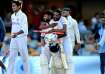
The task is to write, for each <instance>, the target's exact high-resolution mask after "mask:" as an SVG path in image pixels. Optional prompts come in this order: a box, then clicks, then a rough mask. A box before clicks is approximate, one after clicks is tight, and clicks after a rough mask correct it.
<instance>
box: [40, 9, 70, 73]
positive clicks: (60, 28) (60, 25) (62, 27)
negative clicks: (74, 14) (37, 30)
mask: <svg viewBox="0 0 105 74" xmlns="http://www.w3.org/2000/svg"><path fill="white" fill-rule="evenodd" d="M49 24H50V25H51V24H53V25H55V24H56V26H55V27H54V28H52V29H51V30H49V32H64V33H67V32H66V31H67V20H66V18H65V17H62V16H61V11H59V10H55V11H54V12H53V19H52V20H51V21H50V23H49ZM66 38H67V39H66ZM65 40H66V41H68V42H69V43H71V41H70V39H69V38H68V34H67V36H65V37H63V45H64V44H65ZM67 48H69V49H72V46H71V45H69V46H67ZM64 52H65V54H70V52H71V50H65V49H64ZM66 56H68V57H69V55H66ZM68 57H67V58H66V60H67V63H69V59H68ZM49 58H50V53H49V50H48V49H46V48H43V51H42V53H41V62H42V68H43V69H42V70H43V72H45V73H46V74H49V66H48V65H49ZM56 61H59V62H60V60H56ZM59 62H58V63H59ZM68 69H69V68H68ZM68 69H66V73H67V71H68ZM57 74H64V73H63V72H62V71H60V70H59V71H58V73H57ZM68 74H70V73H68Z"/></svg>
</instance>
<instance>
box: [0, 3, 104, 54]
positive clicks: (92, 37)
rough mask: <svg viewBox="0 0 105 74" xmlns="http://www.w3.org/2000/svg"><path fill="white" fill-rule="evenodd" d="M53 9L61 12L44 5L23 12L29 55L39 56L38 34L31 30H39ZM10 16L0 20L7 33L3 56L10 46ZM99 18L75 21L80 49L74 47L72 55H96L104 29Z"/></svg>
mask: <svg viewBox="0 0 105 74" xmlns="http://www.w3.org/2000/svg"><path fill="white" fill-rule="evenodd" d="M55 9H59V10H62V9H60V8H56V7H52V8H50V9H49V8H46V7H45V6H44V5H40V6H37V7H34V6H32V4H29V5H27V8H26V9H25V10H23V11H25V13H26V14H27V16H28V22H29V35H28V48H29V54H31V55H39V53H40V48H38V40H39V39H38V38H39V36H40V34H39V33H35V32H33V30H39V26H40V23H41V21H42V20H43V17H44V14H45V12H46V11H49V12H53V10H55ZM11 14H12V12H9V13H8V14H7V15H6V17H5V18H4V19H3V20H2V19H1V20H0V21H2V22H3V24H4V26H5V28H6V31H7V32H6V35H5V39H4V42H3V47H2V49H1V53H2V52H3V54H6V53H8V49H9V44H10V39H11V38H10V29H11V19H10V17H11ZM99 17H100V16H99V13H95V14H94V15H93V16H92V17H91V18H90V19H89V20H85V19H84V18H83V16H82V17H80V19H77V21H78V28H79V32H80V36H81V41H82V45H81V47H80V48H78V47H75V50H74V55H97V51H98V49H96V44H97V43H98V41H99V40H100V37H101V36H102V33H103V28H104V26H103V24H102V23H101V22H100V19H99ZM0 24H2V23H0ZM0 27H1V26H0ZM0 29H1V28H0ZM1 32H2V31H0V33H1ZM4 32H5V31H4ZM77 50H78V51H77ZM1 55H2V54H1Z"/></svg>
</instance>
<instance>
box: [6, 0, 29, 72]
mask: <svg viewBox="0 0 105 74" xmlns="http://www.w3.org/2000/svg"><path fill="white" fill-rule="evenodd" d="M21 8H22V1H20V0H13V1H12V10H13V12H14V13H13V14H12V15H11V21H12V30H11V31H12V32H11V37H12V38H11V42H10V50H9V51H10V54H9V65H8V70H7V74H14V73H13V72H14V64H15V60H16V57H17V56H18V52H19V53H20V55H21V58H22V59H23V62H24V63H23V67H24V74H29V65H28V49H27V34H28V22H27V16H26V15H25V13H23V12H22V11H21Z"/></svg>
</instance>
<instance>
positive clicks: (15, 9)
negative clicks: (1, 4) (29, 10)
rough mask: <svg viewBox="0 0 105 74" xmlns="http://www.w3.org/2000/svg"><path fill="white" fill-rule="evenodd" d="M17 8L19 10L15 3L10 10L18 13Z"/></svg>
mask: <svg viewBox="0 0 105 74" xmlns="http://www.w3.org/2000/svg"><path fill="white" fill-rule="evenodd" d="M19 8H20V6H17V5H16V4H15V3H12V10H13V12H16V11H18V10H19Z"/></svg>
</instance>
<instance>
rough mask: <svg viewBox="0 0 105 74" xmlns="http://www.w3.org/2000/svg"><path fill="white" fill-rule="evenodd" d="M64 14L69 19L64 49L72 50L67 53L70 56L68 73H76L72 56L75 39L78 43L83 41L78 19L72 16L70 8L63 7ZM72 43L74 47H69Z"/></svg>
mask: <svg viewBox="0 0 105 74" xmlns="http://www.w3.org/2000/svg"><path fill="white" fill-rule="evenodd" d="M62 16H64V17H66V20H67V35H68V36H67V38H66V39H65V42H64V49H65V50H68V51H70V52H69V53H67V56H69V57H68V59H69V66H70V67H69V70H68V72H67V74H74V67H73V62H72V56H73V49H74V46H75V40H76V41H77V44H78V45H80V43H81V41H80V34H79V29H78V24H77V21H76V20H75V19H73V18H72V17H71V16H70V9H69V8H64V9H63V11H62ZM75 38H76V39H75ZM67 39H70V41H71V43H70V42H68V40H67ZM70 44H71V45H72V49H70V48H68V46H69V45H70Z"/></svg>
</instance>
